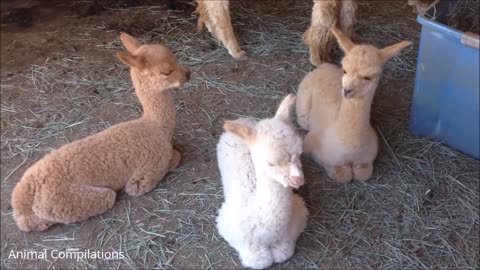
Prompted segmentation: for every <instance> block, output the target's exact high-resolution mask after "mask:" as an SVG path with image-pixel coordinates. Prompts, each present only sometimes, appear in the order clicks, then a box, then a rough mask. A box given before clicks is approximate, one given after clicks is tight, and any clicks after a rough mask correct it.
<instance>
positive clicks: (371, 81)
mask: <svg viewBox="0 0 480 270" xmlns="http://www.w3.org/2000/svg"><path fill="white" fill-rule="evenodd" d="M332 32H333V34H334V36H335V37H336V39H337V41H338V43H339V44H340V47H341V48H342V50H343V51H344V52H345V57H344V58H343V60H342V66H343V71H342V69H341V68H338V67H337V66H335V65H332V64H328V63H325V64H322V65H320V66H319V67H318V68H316V69H315V70H313V71H312V72H310V73H309V74H307V76H306V77H305V78H304V79H303V81H302V82H301V83H300V86H299V89H298V97H297V120H298V124H299V125H300V126H301V127H302V128H303V129H306V130H309V132H308V134H307V135H306V137H305V141H304V152H305V153H308V154H311V155H312V156H313V158H314V159H315V161H316V162H318V163H320V164H321V165H322V166H323V167H324V168H325V169H326V171H327V173H328V175H329V176H330V177H331V178H333V179H335V180H337V181H338V182H349V181H351V180H352V179H355V180H359V181H365V180H367V179H369V178H370V177H371V175H372V172H373V161H374V159H375V157H376V156H377V152H378V138H377V135H376V133H375V131H374V129H373V128H372V126H371V124H370V109H371V106H372V101H373V97H374V95H375V90H376V88H377V85H378V81H379V80H380V77H381V75H382V71H383V65H384V64H385V62H387V60H389V59H390V58H392V57H394V56H396V55H398V54H399V53H400V51H401V50H402V49H403V48H405V47H407V46H409V45H410V44H411V43H410V42H409V41H402V42H400V43H397V44H395V45H392V46H388V47H385V48H383V49H377V48H376V47H374V46H372V45H366V44H361V45H357V44H354V43H353V42H352V41H351V40H350V39H349V38H348V37H347V36H345V35H344V34H343V33H342V32H340V31H339V30H338V29H336V28H332Z"/></svg>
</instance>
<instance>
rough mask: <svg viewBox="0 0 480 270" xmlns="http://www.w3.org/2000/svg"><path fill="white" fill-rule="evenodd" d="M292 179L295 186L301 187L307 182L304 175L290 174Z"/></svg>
mask: <svg viewBox="0 0 480 270" xmlns="http://www.w3.org/2000/svg"><path fill="white" fill-rule="evenodd" d="M290 180H291V181H292V184H293V186H294V187H296V188H298V187H300V186H301V185H303V184H304V183H305V178H304V177H303V175H294V176H290Z"/></svg>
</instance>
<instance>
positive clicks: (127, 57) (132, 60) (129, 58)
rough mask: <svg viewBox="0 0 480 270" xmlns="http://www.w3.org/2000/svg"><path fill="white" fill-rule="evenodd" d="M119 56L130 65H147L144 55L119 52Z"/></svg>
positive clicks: (139, 67) (139, 66)
mask: <svg viewBox="0 0 480 270" xmlns="http://www.w3.org/2000/svg"><path fill="white" fill-rule="evenodd" d="M117 58H118V59H119V60H120V61H122V62H123V63H125V64H127V65H129V66H130V67H135V68H138V69H143V68H144V67H145V61H144V59H143V57H141V56H136V55H133V54H131V53H129V52H117Z"/></svg>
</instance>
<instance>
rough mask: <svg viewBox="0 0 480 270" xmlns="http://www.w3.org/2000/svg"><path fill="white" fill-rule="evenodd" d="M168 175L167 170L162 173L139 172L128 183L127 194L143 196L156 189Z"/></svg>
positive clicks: (126, 186)
mask: <svg viewBox="0 0 480 270" xmlns="http://www.w3.org/2000/svg"><path fill="white" fill-rule="evenodd" d="M166 173H167V170H166V169H162V170H161V171H160V172H159V171H154V172H152V171H150V172H145V171H138V172H136V173H134V175H133V177H132V178H130V179H129V180H128V181H127V184H126V185H125V192H126V193H127V194H128V195H130V196H134V197H138V196H141V195H143V194H145V193H147V192H149V191H151V190H152V189H154V188H155V187H156V186H157V184H158V182H160V180H162V179H163V177H164V176H165V174H166Z"/></svg>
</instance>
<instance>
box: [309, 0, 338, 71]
mask: <svg viewBox="0 0 480 270" xmlns="http://www.w3.org/2000/svg"><path fill="white" fill-rule="evenodd" d="M341 3H342V2H341V1H336V0H314V3H313V8H312V21H311V24H310V28H308V29H307V31H305V33H304V34H303V42H304V43H305V44H307V45H308V47H309V48H310V63H312V65H314V66H318V65H320V64H321V63H322V62H325V61H326V60H328V59H329V54H330V51H331V50H332V47H333V45H334V44H335V39H334V37H333V35H332V34H331V33H330V27H332V26H334V25H336V23H337V18H338V14H339V9H340V5H341Z"/></svg>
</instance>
